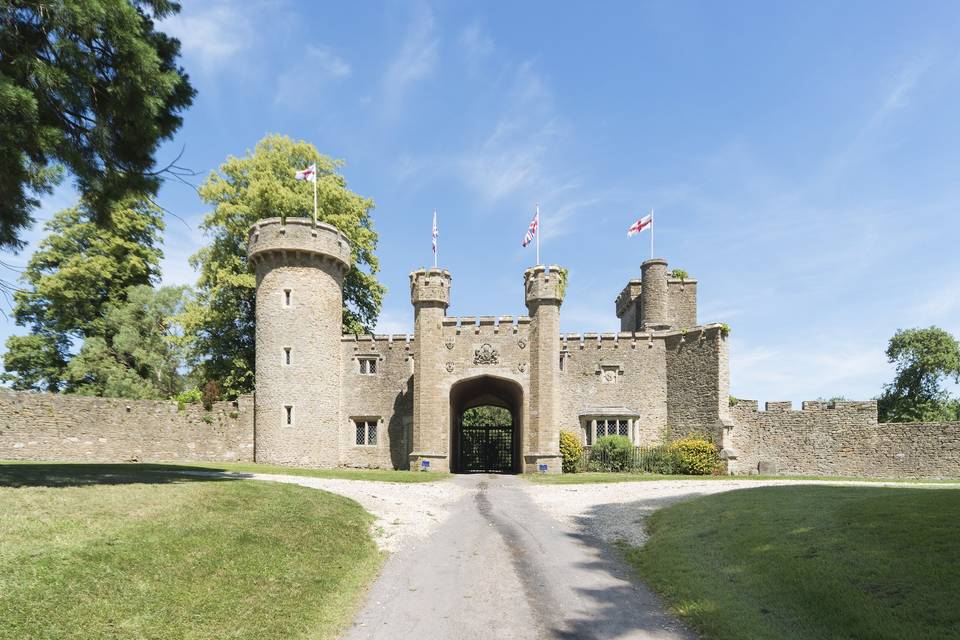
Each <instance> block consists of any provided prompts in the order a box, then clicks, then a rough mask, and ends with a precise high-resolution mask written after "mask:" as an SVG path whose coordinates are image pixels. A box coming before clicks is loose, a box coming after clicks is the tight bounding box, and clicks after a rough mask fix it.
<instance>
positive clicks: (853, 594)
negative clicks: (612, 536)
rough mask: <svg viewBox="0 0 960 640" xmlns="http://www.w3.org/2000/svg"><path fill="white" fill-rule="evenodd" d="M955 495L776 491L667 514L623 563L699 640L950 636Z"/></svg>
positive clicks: (655, 518)
mask: <svg viewBox="0 0 960 640" xmlns="http://www.w3.org/2000/svg"><path fill="white" fill-rule="evenodd" d="M957 522H960V490H956V489H919V488H918V489H909V488H882V487H831V486H781V487H762V488H757V489H745V490H742V491H732V492H729V493H724V494H720V495H716V496H709V497H703V498H697V499H694V500H690V501H687V502H683V503H679V504H676V505H673V506H671V507H667V508H665V509H663V510H661V511H658V512H657V513H655V514H653V515H652V516H651V517H650V520H649V529H650V533H651V537H650V540H649V542H648V543H647V545H646V546H645V547H644V548H643V549H640V550H638V549H634V548H626V554H627V558H628V560H629V561H630V563H631V564H633V566H634V567H635V568H636V569H637V571H638V573H639V574H640V576H641V577H643V578H644V579H645V580H646V581H647V582H648V583H649V584H650V585H651V586H652V587H653V588H654V590H655V591H657V592H658V593H659V594H660V595H661V596H662V597H663V598H664V599H665V600H666V601H667V603H668V604H670V606H671V608H672V610H673V611H674V613H676V614H677V615H678V616H679V617H680V618H682V619H683V620H685V621H686V622H687V623H689V624H690V625H691V626H692V627H693V628H695V629H697V630H698V631H699V632H701V633H702V634H703V637H705V638H714V639H717V640H731V639H734V638H750V639H760V640H762V639H768V638H769V639H771V640H772V639H781V638H790V639H798V640H800V639H803V640H806V639H811V640H813V639H816V640H822V639H825V638H838V639H839V638H871V639H874V640H883V639H890V640H894V639H896V640H913V639H916V640H920V639H924V640H934V639H944V640H945V639H947V638H952V639H954V640H955V639H956V638H958V636H960V634H958V631H957V630H958V629H960V608H958V607H957V602H960V579H958V575H960V574H958V573H957V567H960V537H958V536H957V535H956V524H957Z"/></svg>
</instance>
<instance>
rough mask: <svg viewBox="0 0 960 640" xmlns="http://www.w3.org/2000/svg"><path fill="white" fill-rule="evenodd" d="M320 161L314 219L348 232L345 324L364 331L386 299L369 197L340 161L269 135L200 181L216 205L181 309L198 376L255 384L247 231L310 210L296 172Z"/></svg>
mask: <svg viewBox="0 0 960 640" xmlns="http://www.w3.org/2000/svg"><path fill="white" fill-rule="evenodd" d="M310 164H316V165H317V175H318V179H317V180H318V182H317V200H318V218H319V220H320V221H321V222H326V223H328V224H331V225H333V226H335V227H337V228H338V229H340V231H342V232H343V233H344V235H346V236H347V238H348V239H349V241H350V244H351V246H352V248H353V263H354V264H353V268H352V269H351V270H350V272H349V273H348V274H347V276H346V279H345V281H344V296H343V298H344V307H343V328H344V330H345V331H348V332H361V331H369V330H371V329H372V327H373V325H374V323H375V322H376V319H377V315H378V314H379V313H380V305H381V302H382V300H383V292H384V289H383V286H382V285H381V284H379V283H378V282H377V280H376V277H375V274H376V273H377V271H378V269H379V263H378V261H377V257H376V255H375V254H374V250H375V249H376V246H377V233H376V232H375V231H374V230H373V220H372V219H371V217H370V212H371V210H372V209H373V200H371V199H370V198H365V197H363V196H360V195H358V194H356V193H354V192H352V191H350V190H349V189H347V184H346V180H345V179H344V177H343V175H341V174H340V172H339V170H340V168H341V167H342V166H343V162H342V161H339V160H333V159H331V158H328V157H327V156H325V155H322V154H321V153H320V152H318V151H317V149H316V148H315V147H314V146H313V145H312V144H309V143H307V142H304V141H294V140H292V139H290V138H288V137H286V136H280V135H269V136H267V137H265V138H264V139H263V140H261V141H260V142H259V143H257V145H256V147H255V148H254V149H253V151H252V152H251V151H248V152H247V154H246V155H244V156H243V157H240V158H237V157H232V156H231V157H230V158H228V159H227V160H226V162H224V163H223V164H222V165H220V168H219V170H218V171H215V172H212V173H211V174H210V176H209V177H208V178H207V179H206V181H205V182H204V183H203V185H202V186H201V187H200V196H201V197H202V198H203V200H204V202H206V203H207V204H209V205H211V206H212V207H213V210H212V211H211V212H210V213H208V214H207V216H206V217H205V218H204V221H203V224H202V225H201V226H202V227H203V229H204V231H205V232H206V233H207V235H208V236H209V237H210V239H211V241H210V244H209V245H207V246H206V247H204V248H202V249H201V250H200V251H199V252H197V254H196V255H194V256H193V257H192V258H191V264H193V265H194V267H195V268H198V269H199V271H200V276H199V280H198V282H197V293H196V299H195V300H194V301H193V303H191V304H190V305H188V310H187V313H186V315H185V325H186V328H187V330H188V331H189V332H190V333H191V334H192V335H193V337H194V338H195V341H194V346H195V356H196V358H197V360H198V361H199V363H200V367H201V372H202V377H203V378H204V379H207V380H216V381H219V383H220V384H221V386H222V388H223V390H224V392H225V393H226V394H227V395H228V396H235V395H237V394H239V393H244V392H246V391H250V390H251V389H252V388H253V366H254V361H253V360H254V293H255V287H256V282H255V279H254V275H253V273H252V271H251V270H250V268H249V266H248V265H247V259H246V245H247V231H248V230H249V228H250V226H251V225H252V224H253V223H255V222H256V221H257V220H260V219H261V218H272V217H277V216H280V217H310V216H311V215H312V212H313V185H312V184H311V183H309V182H298V181H296V180H294V173H295V171H296V170H297V169H302V168H304V167H306V166H308V165H310Z"/></svg>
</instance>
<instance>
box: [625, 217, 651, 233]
mask: <svg viewBox="0 0 960 640" xmlns="http://www.w3.org/2000/svg"><path fill="white" fill-rule="evenodd" d="M652 224H653V214H652V213H648V214H647V215H645V216H643V217H642V218H640V219H639V220H637V221H636V222H634V223H633V224H632V225H630V228H629V229H627V237H628V238H629V237H631V236H632V235H633V234H635V233H640V232H641V231H643V230H644V229H646V228H647V227H649V226H650V225H652Z"/></svg>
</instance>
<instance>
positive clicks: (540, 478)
mask: <svg viewBox="0 0 960 640" xmlns="http://www.w3.org/2000/svg"><path fill="white" fill-rule="evenodd" d="M523 477H524V478H526V479H527V480H529V481H531V482H536V483H539V484H593V483H597V482H653V481H656V480H734V481H740V480H807V481H810V480H827V481H840V482H842V481H848V482H853V481H856V482H919V483H924V484H960V478H954V479H948V480H920V479H913V478H857V477H845V476H681V475H659V474H655V473H602V472H594V471H589V472H586V473H553V474H551V473H538V474H527V475H524V476H523Z"/></svg>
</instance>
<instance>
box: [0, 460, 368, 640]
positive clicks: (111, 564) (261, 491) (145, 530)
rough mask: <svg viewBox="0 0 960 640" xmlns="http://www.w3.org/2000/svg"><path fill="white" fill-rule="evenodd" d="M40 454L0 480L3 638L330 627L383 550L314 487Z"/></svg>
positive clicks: (253, 634)
mask: <svg viewBox="0 0 960 640" xmlns="http://www.w3.org/2000/svg"><path fill="white" fill-rule="evenodd" d="M16 466H22V465H9V466H5V467H4V473H8V472H9V470H10V469H11V468H13V467H16ZM33 466H34V467H36V466H39V465H33ZM51 466H52V467H56V469H52V470H51V471H50V473H49V475H48V478H49V480H50V481H49V483H48V484H47V485H43V483H42V482H40V480H41V474H40V473H39V469H33V470H32V473H31V475H29V477H24V476H21V477H20V478H19V479H16V480H14V482H13V483H9V482H8V483H6V484H7V485H8V486H0V513H3V514H4V516H3V518H2V519H0V567H2V570H0V620H2V621H3V624H2V625H0V638H2V639H4V640H6V639H8V638H9V639H11V640H12V639H14V638H17V639H19V638H78V639H79V638H83V639H100V638H117V637H126V638H157V639H160V638H164V639H166V638H190V639H194V638H196V639H199V638H251V639H253V638H256V639H257V640H261V639H273V638H277V639H280V638H334V637H337V635H338V633H339V632H340V631H341V630H342V629H343V628H344V627H345V626H346V625H347V624H348V623H349V621H350V619H351V617H352V615H353V613H354V612H355V611H356V608H357V606H358V605H359V600H360V598H361V596H362V594H363V592H364V590H365V589H366V586H367V585H368V584H369V583H370V581H372V579H373V578H374V577H375V575H376V573H377V571H378V569H379V567H380V564H381V561H382V558H383V557H382V554H381V553H380V552H379V551H378V550H377V548H376V546H375V544H374V542H373V541H372V539H371V537H370V531H369V529H370V524H371V522H372V516H370V515H369V514H368V513H366V512H365V511H364V510H363V509H362V508H361V507H360V506H359V505H357V504H356V503H355V502H353V501H351V500H348V499H346V498H341V497H339V496H335V495H332V494H329V493H326V492H323V491H317V490H315V489H307V488H304V487H299V486H296V485H288V484H276V483H267V482H246V481H235V480H211V479H196V478H187V477H182V476H181V477H171V476H165V475H163V474H157V473H153V472H150V471H149V470H148V469H146V468H142V467H144V466H145V465H104V467H105V468H101V469H100V474H99V476H98V474H97V466H96V465H51ZM72 466H81V467H85V468H83V469H78V470H75V471H77V473H76V474H75V476H74V477H71V476H70V473H71V470H70V469H69V467H72ZM116 467H121V468H120V469H116ZM98 477H99V478H100V480H101V481H98V480H97V478H98ZM9 479H10V478H9V477H7V478H0V483H2V482H4V481H5V480H9ZM11 484H17V485H19V488H14V487H13V486H10V485H11Z"/></svg>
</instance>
